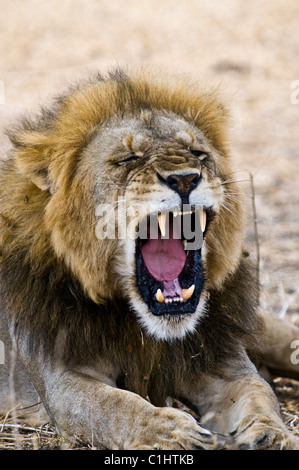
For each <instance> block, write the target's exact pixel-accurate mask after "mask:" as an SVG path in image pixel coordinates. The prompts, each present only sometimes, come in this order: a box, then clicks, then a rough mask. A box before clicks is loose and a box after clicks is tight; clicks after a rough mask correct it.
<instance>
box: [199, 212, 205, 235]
mask: <svg viewBox="0 0 299 470" xmlns="http://www.w3.org/2000/svg"><path fill="white" fill-rule="evenodd" d="M199 221H200V227H201V231H202V233H203V232H204V231H205V229H206V223H207V211H206V210H205V209H200V210H199Z"/></svg>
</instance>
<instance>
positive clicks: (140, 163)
mask: <svg viewBox="0 0 299 470" xmlns="http://www.w3.org/2000/svg"><path fill="white" fill-rule="evenodd" d="M226 118H227V116H226V111H225V109H224V107H223V105H222V104H221V102H220V101H219V99H218V97H217V95H216V93H215V92H206V91H200V92H198V91H197V90H196V89H195V88H192V87H190V86H189V85H185V84H184V83H182V82H178V81H169V80H165V81H163V80H160V79H156V78H152V79H148V78H147V76H146V75H142V74H141V75H138V74H137V75H136V76H134V75H133V77H132V78H128V77H127V76H126V75H125V74H121V73H116V74H114V75H113V76H111V77H110V78H109V79H107V80H104V79H102V78H100V77H97V78H96V79H94V80H92V81H90V82H86V83H84V84H83V85H81V86H79V87H77V88H75V89H73V90H71V91H69V92H68V93H67V94H66V95H65V96H63V97H61V98H59V99H58V100H57V102H56V105H55V106H54V108H53V110H51V111H47V112H46V111H44V112H42V114H41V116H40V117H39V118H38V119H37V120H36V121H29V120H25V121H24V122H23V123H22V125H21V126H19V127H18V129H16V130H13V131H11V132H10V136H11V140H12V142H13V144H14V147H15V148H14V150H13V151H12V152H11V155H10V157H9V158H8V160H7V161H5V162H3V163H2V164H1V168H0V292H1V311H2V313H3V316H4V318H5V321H7V324H8V325H9V328H10V330H11V334H12V336H13V338H14V340H15V341H16V343H17V347H18V352H19V355H20V357H21V358H22V359H23V361H24V363H25V364H26V368H27V371H28V374H29V375H30V377H31V379H32V382H33V383H34V385H35V388H36V389H37V391H38V393H39V394H40V396H41V397H42V399H43V402H44V404H45V406H46V408H47V411H48V413H49V415H50V417H51V419H52V420H53V422H54V423H55V424H56V426H57V428H58V430H59V432H60V433H62V434H64V435H65V436H66V437H67V438H70V437H71V436H74V435H79V434H80V435H82V436H83V437H84V438H85V439H87V440H88V439H90V438H91V434H92V436H93V439H95V440H96V441H97V442H98V443H99V445H100V444H103V445H104V446H107V447H110V448H152V447H153V446H155V445H158V446H159V447H161V448H176V446H177V445H178V446H179V448H180V447H185V448H194V447H196V446H199V447H209V446H210V445H212V441H211V442H210V443H209V439H210V437H209V435H208V434H207V433H206V434H205V431H204V430H202V428H200V427H199V426H198V425H197V424H196V423H195V422H193V421H190V419H189V418H188V419H187V418H186V417H185V416H184V415H182V414H181V413H179V412H177V411H171V409H169V408H167V407H166V408H164V407H165V404H166V399H167V397H169V396H171V397H173V398H180V399H185V400H188V402H192V403H193V405H194V406H195V407H197V408H198V411H199V412H200V413H201V414H204V413H207V412H209V411H215V416H216V417H215V418H214V420H212V422H211V426H212V428H213V429H214V430H221V432H232V431H235V427H236V426H237V422H239V421H240V420H241V423H242V419H243V421H244V423H245V421H246V419H251V418H248V416H253V415H254V416H255V415H256V416H257V414H258V413H259V408H260V405H259V404H258V403H257V404H256V405H253V410H250V411H248V413H245V409H246V408H247V404H246V405H244V407H243V408H244V410H243V412H241V413H239V416H238V417H237V418H236V419H235V415H236V413H237V411H236V410H231V416H232V417H231V418H229V417H228V415H229V413H230V411H229V410H230V407H232V408H233V406H232V404H231V402H230V398H231V397H232V396H233V395H234V396H238V397H239V394H241V393H244V396H246V393H251V391H252V393H255V392H254V391H255V389H256V393H257V398H256V399H257V401H259V397H258V395H259V394H260V392H261V390H262V393H264V395H265V399H261V400H260V401H261V402H264V401H265V403H266V404H264V405H263V406H264V408H266V410H267V409H268V408H269V411H268V412H267V411H265V415H262V417H261V419H260V422H261V423H264V426H265V429H269V430H270V431H271V432H270V431H269V435H270V434H271V436H272V437H269V436H268V437H267V438H265V443H266V444H265V445H266V446H268V447H271V445H273V446H275V445H281V443H282V441H284V440H285V439H286V437H287V430H286V429H285V428H284V426H283V424H282V422H281V421H280V418H279V417H278V414H277V403H276V401H275V398H274V397H273V394H272V392H271V391H270V389H269V388H268V386H267V385H266V384H265V383H264V382H263V381H262V379H260V378H259V377H258V375H257V373H256V371H255V368H254V366H253V364H252V363H251V361H250V360H249V359H248V356H247V354H246V352H245V351H248V352H249V354H250V355H251V354H252V355H254V354H256V353H257V352H258V348H259V334H258V333H260V332H261V331H262V325H263V322H262V320H261V317H260V316H259V315H258V311H257V295H256V280H255V277H254V268H253V267H252V265H251V262H250V260H249V258H248V257H247V256H246V255H245V254H243V248H244V247H243V234H244V226H245V211H244V203H243V199H242V196H241V191H240V188H239V187H238V184H237V183H236V182H234V181H233V178H232V174H233V166H232V162H231V159H230V156H229V151H228V147H227V142H226ZM124 201H125V203H126V204H127V206H128V207H129V208H130V209H132V208H134V207H136V205H137V206H139V211H140V207H141V208H144V210H145V219H146V217H147V218H148V220H150V217H151V216H152V215H153V214H154V216H155V217H156V218H157V215H158V214H159V213H167V214H168V215H169V214H171V215H169V218H170V219H169V220H171V222H169V223H170V225H169V227H171V228H169V230H173V234H174V230H175V229H174V228H173V227H174V224H175V222H174V215H173V214H176V212H178V211H181V210H182V208H181V205H182V204H183V203H188V204H189V205H190V207H191V210H192V213H193V214H195V215H194V216H193V215H192V217H196V214H197V213H199V212H200V211H201V214H203V215H202V216H204V217H207V226H206V227H205V228H204V229H203V230H202V232H203V234H202V236H203V237H204V241H203V245H202V246H201V247H200V249H196V250H194V252H193V254H190V252H191V251H190V250H189V251H188V250H185V251H184V250H183V248H182V246H183V245H182V244H180V243H178V242H177V241H176V240H175V237H174V235H173V234H172V235H171V236H170V239H171V241H170V242H169V243H168V244H167V242H166V241H164V240H162V238H163V237H162V235H161V234H160V239H159V242H157V241H154V240H152V239H149V240H148V241H146V242H145V243H143V242H142V243H141V242H140V241H138V242H136V240H135V239H134V240H133V238H132V237H130V236H129V234H128V233H126V237H124V238H122V239H119V237H117V236H116V237H110V238H108V237H106V238H105V239H101V237H99V233H100V232H101V229H102V226H101V225H99V224H100V222H101V219H100V217H99V212H98V211H99V207H100V208H103V207H105V208H107V207H108V206H109V208H110V209H111V207H113V209H114V212H116V210H117V209H119V207H120V206H121V204H122V203H123V202H124ZM148 207H150V209H148ZM110 215H111V212H110ZM122 215H123V213H121V216H122ZM202 216H201V217H202ZM176 217H177V216H176ZM179 217H181V218H182V221H183V220H184V217H186V214H184V213H181V215H180V216H179ZM121 220H123V219H121ZM136 220H137V222H135V225H134V227H133V232H134V231H135V229H136V228H137V227H139V226H140V224H141V223H142V220H144V214H143V216H142V217H141V215H139V216H137V219H136ZM104 221H105V222H107V219H104ZM194 223H195V222H194ZM121 224H122V223H121V222H120V221H119V220H118V222H116V224H115V228H116V229H119V228H120V226H121ZM182 241H183V240H182ZM159 243H160V244H159ZM184 246H185V245H184ZM163 256H164V257H166V261H165V262H164V263H162V261H161V258H162V257H163ZM180 257H181V259H182V260H183V261H181V263H182V266H183V264H184V263H185V265H184V267H182V266H180V264H179V263H180V262H179V261H178V259H179V258H180ZM186 266H187V267H188V269H187V268H186ZM159 270H160V271H159ZM191 275H192V278H191ZM167 276H168V277H167ZM192 283H193V284H194V286H195V287H192V289H191V290H192V293H191V296H190V294H189V296H188V295H187V294H186V292H187V291H188V289H189V286H190V285H191V284H192ZM157 286H161V288H163V287H164V291H163V292H164V296H163V300H157V299H159V296H158V290H157ZM174 286H175V287H174ZM175 289H176V290H175ZM156 291H157V294H155V293H156ZM193 291H194V293H193ZM188 292H189V291H188ZM179 296H180V298H179ZM182 296H183V297H182ZM185 297H186V298H185ZM7 328H8V327H7ZM3 370H4V369H3ZM3 370H2V373H3ZM66 371H68V373H66ZM7 372H8V371H7V370H6V373H7ZM231 384H235V388H231ZM241 384H243V385H242V386H241ZM246 387H248V392H247V391H246V390H247V388H246ZM220 390H226V394H224V395H223V396H222V399H220V398H219V393H220ZM132 392H134V394H132ZM213 393H214V395H215V398H214V400H213V398H212V397H213ZM135 394H136V395H135ZM137 395H138V396H139V397H138V398H137ZM216 396H217V397H218V398H216ZM30 397H31V395H30ZM205 397H206V398H205ZM229 397H230V398H229ZM240 399H241V398H240ZM148 401H150V403H151V405H150V404H149V403H148ZM249 401H250V400H249ZM253 401H254V400H253ZM154 406H156V407H159V408H154ZM248 407H249V408H250V406H249V405H248ZM221 408H223V411H221ZM270 410H271V411H270ZM78 415H79V416H80V417H81V418H80V420H79V421H80V423H79V424H78V420H76V416H78ZM247 415H248V416H247ZM265 416H266V418H265ZM137 417H139V418H138V419H137ZM142 419H149V420H150V421H149V423H151V424H149V426H148V428H147V429H146V430H144V426H143V425H142V423H141V421H142ZM140 420H141V421H140ZM271 420H273V423H279V425H278V427H279V429H280V432H279V433H277V435H275V436H274V437H273V425H272V424H271V422H272V421H271ZM116 421H117V422H116ZM268 421H269V423H268ZM257 422H259V420H258V418H257ZM76 423H77V424H76ZM84 423H85V424H84ZM136 423H137V424H136ZM155 423H156V424H155ZM163 423H164V424H163ZM171 423H174V424H171ZM265 423H266V424H265ZM275 425H276V424H275ZM163 426H164V427H165V430H166V434H167V435H169V438H168V439H167V440H166V442H165V441H164V438H163V439H162V438H161V437H159V435H160V434H159V433H160V429H161V428H163ZM173 426H174V427H173ZM238 426H239V428H240V429H239V430H238V432H239V434H240V438H239V444H241V443H242V442H243V440H244V443H245V444H248V445H250V446H253V447H255V446H257V447H258V445H257V444H256V442H257V440H258V434H255V433H257V431H256V432H255V431H254V430H253V432H252V435H250V433H249V435H248V437H246V433H247V431H246V430H245V431H244V432H243V431H242V429H241V428H242V424H240V423H239V424H238ZM244 426H245V425H244ZM131 427H132V428H131ZM178 427H180V428H181V430H179V431H178V429H177V428H178ZM189 427H191V430H190V429H189ZM91 428H92V431H91ZM156 428H157V429H156ZM116 429H118V430H119V435H118V436H115V432H116ZM128 429H132V431H131V432H130V433H129V434H130V437H127V436H126V433H127V430H128ZM163 429H164V428H163ZM246 429H247V428H246ZM263 429H264V428H263ZM200 430H201V437H200V438H199V437H197V438H194V437H191V434H194V432H195V431H196V432H199V431H200ZM190 432H191V434H190ZM263 432H264V430H263ZM177 433H179V434H178V436H179V437H178V436H177ZM162 434H163V432H162ZM164 434H165V433H164ZM244 436H245V437H244ZM161 439H162V440H161ZM246 439H247V440H246ZM176 440H178V441H179V443H176ZM287 445H289V446H290V447H291V446H293V445H295V444H294V443H293V440H292V439H289V443H288V444H287Z"/></svg>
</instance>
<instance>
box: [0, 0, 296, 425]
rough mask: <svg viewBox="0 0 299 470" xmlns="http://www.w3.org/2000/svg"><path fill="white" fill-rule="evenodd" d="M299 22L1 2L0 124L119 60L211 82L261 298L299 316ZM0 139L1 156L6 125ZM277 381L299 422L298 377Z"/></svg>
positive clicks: (247, 14) (286, 11)
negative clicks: (223, 102)
mask: <svg viewBox="0 0 299 470" xmlns="http://www.w3.org/2000/svg"><path fill="white" fill-rule="evenodd" d="M298 27H299V3H298V1H297V0H288V2H285V1H283V0H272V1H270V0H252V1H251V2H245V1H242V0H224V1H220V0H212V1H210V2H206V1H204V0H181V1H179V2H178V1H177V2H174V1H171V0H127V1H126V2H123V1H122V0H88V1H86V0H76V1H73V0H51V2H47V1H45V0H26V1H24V0H14V1H13V2H12V1H10V0H0V103H1V104H0V126H1V127H2V128H3V127H5V126H7V125H9V122H11V120H13V119H14V118H15V117H16V116H17V115H18V114H19V113H20V112H23V111H24V110H33V109H34V108H35V107H36V106H37V105H38V103H41V102H44V101H45V100H48V98H49V97H50V96H51V94H52V93H56V92H57V91H59V90H60V89H61V87H64V86H65V85H66V84H67V83H69V82H72V81H73V80H74V79H77V78H78V77H81V76H85V75H86V74H88V73H89V72H90V71H94V70H100V71H104V72H105V71H106V70H108V69H109V68H111V67H113V66H115V65H130V66H131V65H133V66H138V65H149V66H152V67H155V68H158V69H159V68H162V69H163V70H167V71H170V72H171V73H174V74H181V73H187V74H189V75H191V76H194V77H197V78H198V79H202V80H204V81H206V82H207V83H213V84H219V86H220V87H221V88H222V89H223V93H224V94H225V95H226V97H227V100H228V102H229V103H230V104H231V108H232V128H233V135H232V152H233V153H234V155H235V156H236V159H237V161H238V165H237V168H238V172H237V173H236V175H235V176H236V178H237V179H239V180H241V181H242V184H243V185H244V189H245V192H246V194H247V196H248V207H249V220H248V243H249V247H250V249H251V251H252V253H253V256H254V255H255V253H256V243H255V235H254V224H253V217H252V212H251V202H252V198H251V196H252V191H251V186H250V183H249V181H248V180H249V176H250V173H251V174H252V175H253V182H254V189H255V204H256V211H257V221H258V232H259V249H260V260H261V261H260V272H261V281H262V286H263V295H262V305H263V307H264V308H265V309H267V310H268V311H270V312H272V313H273V314H274V315H280V316H283V315H287V316H288V317H289V318H290V319H291V320H292V321H295V322H298V323H299V282H298V281H299V275H298V272H299V237H298V229H299V172H298V166H297V165H299V155H298V144H299V142H298V137H299V132H298V118H299V81H298V83H296V82H295V81H296V80H299V70H298V55H299V35H298ZM292 86H293V87H297V88H292ZM297 90H298V92H297ZM297 101H298V104H296V103H297ZM0 143H1V151H0V154H2V155H4V154H5V151H6V148H7V147H8V141H7V139H6V137H5V136H4V134H3V133H1V134H0ZM275 386H276V387H277V391H278V393H280V395H279V397H280V401H281V404H282V407H283V409H285V410H286V413H289V414H290V416H289V417H287V416H286V419H287V420H289V421H290V420H291V419H292V420H293V421H292V426H294V428H295V427H297V426H298V424H299V409H298V396H299V389H298V384H297V383H294V382H291V383H286V382H285V381H282V379H277V381H276V384H275ZM286 391H287V392H286ZM288 391H289V392H288Z"/></svg>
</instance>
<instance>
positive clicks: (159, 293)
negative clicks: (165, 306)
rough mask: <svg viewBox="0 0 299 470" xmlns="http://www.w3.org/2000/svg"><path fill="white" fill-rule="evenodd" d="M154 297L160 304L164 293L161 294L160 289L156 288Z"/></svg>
mask: <svg viewBox="0 0 299 470" xmlns="http://www.w3.org/2000/svg"><path fill="white" fill-rule="evenodd" d="M156 299H157V300H158V302H160V304H162V303H163V302H164V295H163V292H162V291H161V289H158V290H157V292H156Z"/></svg>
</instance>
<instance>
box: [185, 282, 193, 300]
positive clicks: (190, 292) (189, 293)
mask: <svg viewBox="0 0 299 470" xmlns="http://www.w3.org/2000/svg"><path fill="white" fill-rule="evenodd" d="M194 289H195V285H194V284H192V286H190V287H189V288H188V289H182V297H183V299H184V300H188V299H190V297H192V295H193V292H194Z"/></svg>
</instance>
